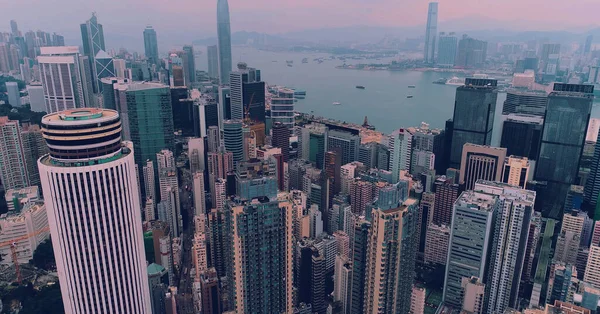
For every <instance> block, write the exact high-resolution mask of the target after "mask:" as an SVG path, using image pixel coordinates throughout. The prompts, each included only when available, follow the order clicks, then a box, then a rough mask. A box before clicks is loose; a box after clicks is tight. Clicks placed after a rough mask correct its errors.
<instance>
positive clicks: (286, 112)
mask: <svg viewBox="0 0 600 314" xmlns="http://www.w3.org/2000/svg"><path fill="white" fill-rule="evenodd" d="M294 120H295V119H294V91H293V90H291V89H288V88H279V89H278V90H277V96H276V97H273V98H271V121H272V123H273V125H275V123H276V122H281V123H282V124H283V125H285V126H286V128H288V130H289V131H291V130H292V129H293V128H294V122H295V121H294Z"/></svg>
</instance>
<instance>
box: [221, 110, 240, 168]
mask: <svg viewBox="0 0 600 314" xmlns="http://www.w3.org/2000/svg"><path fill="white" fill-rule="evenodd" d="M223 143H224V145H225V149H226V150H227V151H228V152H231V153H232V154H233V163H234V165H235V164H237V163H238V162H240V161H243V160H244V125H243V124H242V121H241V120H227V121H224V122H223Z"/></svg>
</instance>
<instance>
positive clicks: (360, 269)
mask: <svg viewBox="0 0 600 314" xmlns="http://www.w3.org/2000/svg"><path fill="white" fill-rule="evenodd" d="M370 229H371V223H370V222H368V221H366V220H359V221H357V222H356V224H355V225H354V226H353V231H352V233H353V234H354V244H353V246H352V247H353V254H352V295H351V305H350V313H364V312H365V292H366V289H365V288H366V286H365V284H366V277H365V275H366V270H367V268H366V265H367V258H368V257H369V256H368V255H367V251H368V245H369V241H370V236H369V235H370V234H371V232H370Z"/></svg>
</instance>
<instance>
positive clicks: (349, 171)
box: [340, 162, 356, 194]
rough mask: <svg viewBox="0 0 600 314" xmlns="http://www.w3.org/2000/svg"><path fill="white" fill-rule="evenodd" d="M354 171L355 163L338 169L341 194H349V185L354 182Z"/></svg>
mask: <svg viewBox="0 0 600 314" xmlns="http://www.w3.org/2000/svg"><path fill="white" fill-rule="evenodd" d="M355 171H356V163H353V162H351V163H349V164H345V165H343V166H342V168H341V169H340V183H341V193H343V194H350V184H351V183H352V181H354V172H355Z"/></svg>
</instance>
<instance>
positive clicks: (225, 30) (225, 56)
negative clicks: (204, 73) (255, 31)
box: [217, 0, 233, 85]
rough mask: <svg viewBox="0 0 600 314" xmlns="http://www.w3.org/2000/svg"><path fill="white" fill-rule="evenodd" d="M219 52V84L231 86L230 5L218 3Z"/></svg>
mask: <svg viewBox="0 0 600 314" xmlns="http://www.w3.org/2000/svg"><path fill="white" fill-rule="evenodd" d="M217 42H218V45H217V50H218V53H219V82H220V83H221V85H228V84H229V73H230V72H231V67H232V63H233V59H232V57H231V25H230V24H229V3H227V0H219V1H218V2H217Z"/></svg>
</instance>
